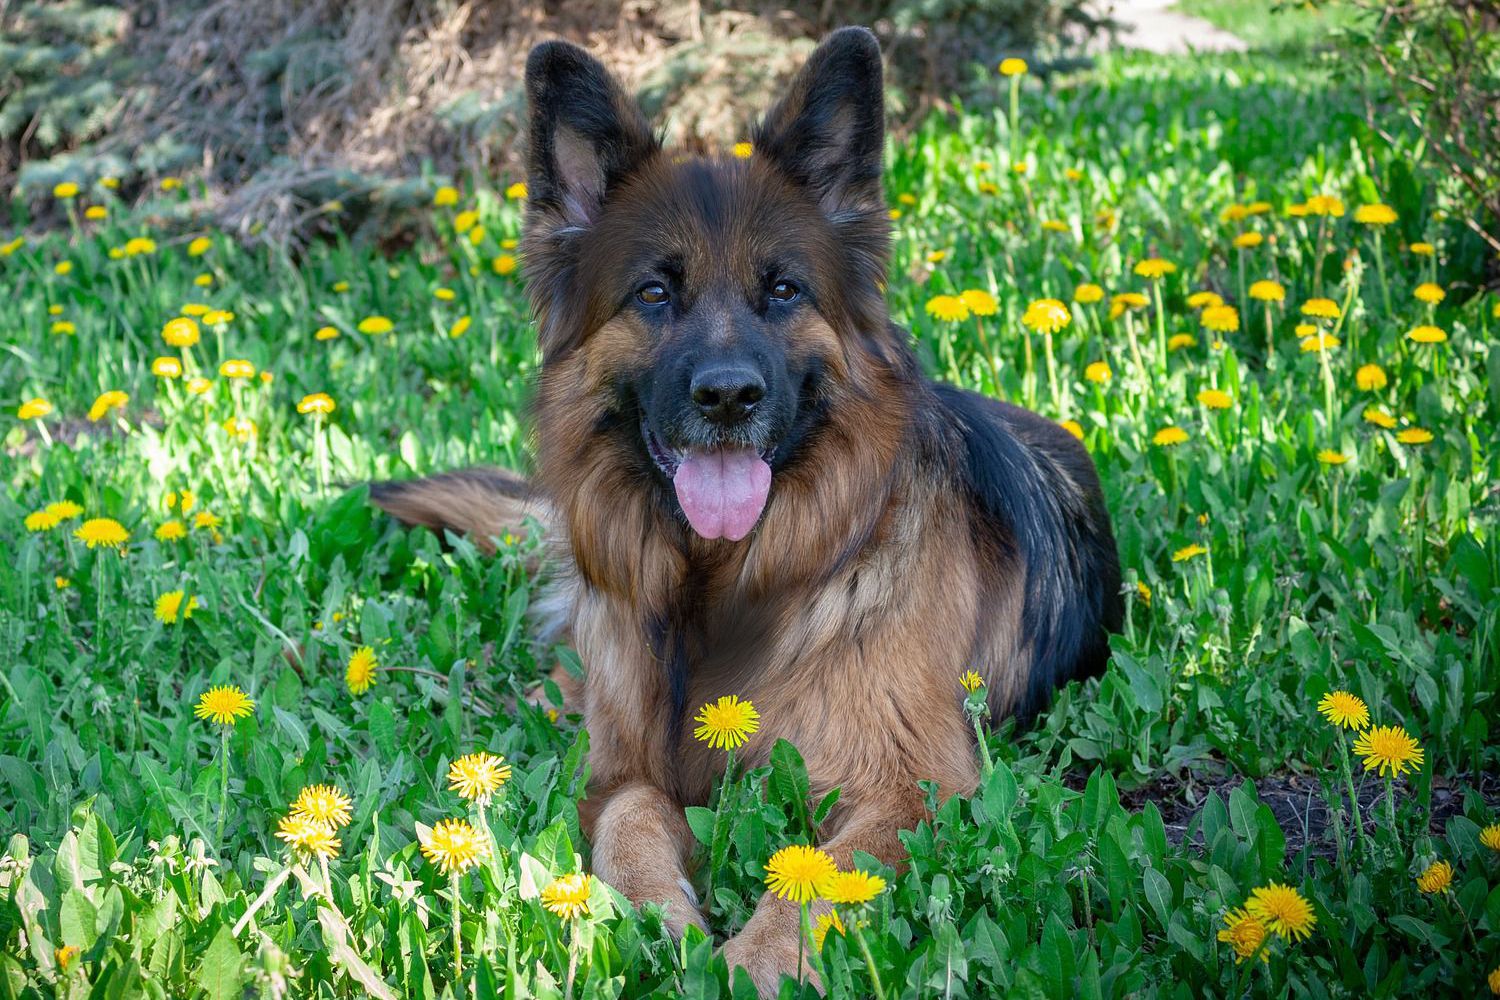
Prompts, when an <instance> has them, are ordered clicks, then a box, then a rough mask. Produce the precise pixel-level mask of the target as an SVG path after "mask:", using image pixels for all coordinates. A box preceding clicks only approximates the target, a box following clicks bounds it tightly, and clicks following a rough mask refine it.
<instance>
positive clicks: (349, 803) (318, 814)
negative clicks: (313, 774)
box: [292, 785, 354, 830]
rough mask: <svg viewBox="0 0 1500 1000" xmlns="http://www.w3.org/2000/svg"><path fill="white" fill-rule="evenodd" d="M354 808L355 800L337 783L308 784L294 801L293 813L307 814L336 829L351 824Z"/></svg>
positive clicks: (296, 814)
mask: <svg viewBox="0 0 1500 1000" xmlns="http://www.w3.org/2000/svg"><path fill="white" fill-rule="evenodd" d="M353 809H354V800H353V799H351V798H349V796H347V795H345V794H344V792H343V789H341V788H339V787H338V786H336V785H308V786H306V787H305V788H303V789H302V791H300V792H298V793H297V798H296V799H294V800H293V801H292V815H294V816H306V817H308V818H309V819H314V820H317V821H318V822H319V823H326V824H328V825H329V826H331V827H333V828H334V829H335V830H336V829H338V828H339V827H341V826H348V825H349V820H350V819H352V818H353V815H354V813H353Z"/></svg>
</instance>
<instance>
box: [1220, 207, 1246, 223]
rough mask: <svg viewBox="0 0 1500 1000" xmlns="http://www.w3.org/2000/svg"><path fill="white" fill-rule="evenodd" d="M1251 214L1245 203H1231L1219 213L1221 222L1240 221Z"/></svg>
mask: <svg viewBox="0 0 1500 1000" xmlns="http://www.w3.org/2000/svg"><path fill="white" fill-rule="evenodd" d="M1249 215H1250V213H1249V211H1248V210H1246V208H1245V206H1244V205H1229V206H1226V207H1225V209H1224V210H1223V211H1222V212H1220V213H1219V221H1220V222H1240V221H1242V220H1244V219H1246V218H1248V217H1249Z"/></svg>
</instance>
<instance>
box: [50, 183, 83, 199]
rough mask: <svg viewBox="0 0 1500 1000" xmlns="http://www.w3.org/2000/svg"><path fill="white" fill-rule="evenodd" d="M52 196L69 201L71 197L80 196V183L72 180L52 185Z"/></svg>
mask: <svg viewBox="0 0 1500 1000" xmlns="http://www.w3.org/2000/svg"><path fill="white" fill-rule="evenodd" d="M52 197H54V198H57V199H60V200H62V201H67V200H68V199H69V198H76V197H78V185H77V184H74V183H73V182H72V181H63V182H62V183H60V184H54V185H53V186H52Z"/></svg>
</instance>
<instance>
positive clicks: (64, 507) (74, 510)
mask: <svg viewBox="0 0 1500 1000" xmlns="http://www.w3.org/2000/svg"><path fill="white" fill-rule="evenodd" d="M47 513H48V514H49V515H51V516H52V517H55V518H57V520H58V522H59V523H61V522H63V521H67V520H69V519H71V518H75V517H77V516H78V515H79V514H82V513H83V508H82V507H80V506H79V505H78V504H76V503H74V502H73V501H71V500H58V501H56V502H55V503H49V504H48V505H47Z"/></svg>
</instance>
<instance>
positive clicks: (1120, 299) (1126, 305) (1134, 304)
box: [1109, 292, 1151, 318]
mask: <svg viewBox="0 0 1500 1000" xmlns="http://www.w3.org/2000/svg"><path fill="white" fill-rule="evenodd" d="M1109 302H1110V305H1111V306H1118V307H1119V309H1120V312H1124V311H1125V310H1126V309H1144V308H1146V306H1148V305H1150V303H1151V300H1150V299H1148V298H1146V296H1144V295H1142V294H1141V293H1140V292H1121V293H1119V294H1118V295H1115V296H1113V297H1112V298H1111V299H1110V300H1109ZM1116 315H1118V314H1117V313H1115V312H1113V311H1111V314H1110V318H1114V317H1115V316H1116Z"/></svg>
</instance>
